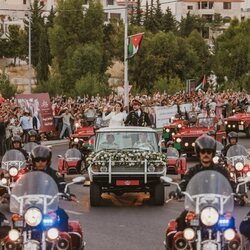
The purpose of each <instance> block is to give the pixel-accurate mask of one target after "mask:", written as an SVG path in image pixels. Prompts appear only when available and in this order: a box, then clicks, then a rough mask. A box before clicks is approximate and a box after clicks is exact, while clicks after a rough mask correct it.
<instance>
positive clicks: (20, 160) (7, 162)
mask: <svg viewBox="0 0 250 250" xmlns="http://www.w3.org/2000/svg"><path fill="white" fill-rule="evenodd" d="M25 162H26V160H25V157H24V154H23V153H22V152H20V151H19V150H16V149H11V150H9V151H7V152H6V153H5V154H4V156H3V159H2V165H1V168H2V169H6V170H8V169H9V168H10V167H13V166H15V167H17V168H19V169H20V168H24V167H25Z"/></svg>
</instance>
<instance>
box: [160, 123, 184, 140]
mask: <svg viewBox="0 0 250 250" xmlns="http://www.w3.org/2000/svg"><path fill="white" fill-rule="evenodd" d="M184 123H185V120H183V119H174V120H173V121H172V122H171V123H170V124H168V125H165V126H164V127H163V131H162V138H163V139H164V140H165V142H168V141H171V140H173V136H174V135H175V134H176V133H178V131H179V130H180V129H181V128H182V127H183V125H184Z"/></svg>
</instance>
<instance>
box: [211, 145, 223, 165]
mask: <svg viewBox="0 0 250 250" xmlns="http://www.w3.org/2000/svg"><path fill="white" fill-rule="evenodd" d="M223 150H224V145H223V144H222V143H220V142H219V141H216V151H215V156H214V157H213V162H214V164H218V165H220V166H223V167H224V166H225V158H224V155H223Z"/></svg>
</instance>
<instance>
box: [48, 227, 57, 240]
mask: <svg viewBox="0 0 250 250" xmlns="http://www.w3.org/2000/svg"><path fill="white" fill-rule="evenodd" d="M58 236H59V231H58V229H57V228H55V227H52V228H50V229H49V230H48V232H47V237H48V238H49V239H50V240H55V239H57V238H58Z"/></svg>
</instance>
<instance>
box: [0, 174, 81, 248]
mask: <svg viewBox="0 0 250 250" xmlns="http://www.w3.org/2000/svg"><path fill="white" fill-rule="evenodd" d="M84 180H85V178H84V177H76V178H74V179H73V181H72V182H71V183H68V184H67V185H66V186H65V191H64V192H65V193H59V191H58V187H57V184H56V183H55V181H54V180H53V178H52V177H50V176H49V175H48V174H46V173H44V172H29V173H27V174H25V175H24V176H23V177H22V178H21V179H19V180H18V181H17V182H16V185H15V186H14V188H13V189H12V191H11V192H10V189H8V191H9V193H10V212H11V213H12V223H13V226H12V229H11V230H10V231H9V233H8V236H7V237H6V238H5V239H4V240H3V241H2V246H3V247H4V249H24V250H40V249H41V250H46V249H50V250H65V249H67V250H78V249H79V250H81V249H84V246H85V242H84V240H83V232H82V229H81V226H80V224H79V222H78V221H69V223H68V224H69V230H68V232H62V231H59V229H58V226H59V221H60V218H59V217H58V215H57V213H56V211H57V209H58V203H59V197H69V196H68V195H67V194H66V190H67V189H68V186H69V185H71V184H74V183H83V182H84ZM0 186H2V187H6V186H4V185H3V184H2V183H1V182H0ZM6 188H8V187H6Z"/></svg>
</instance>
